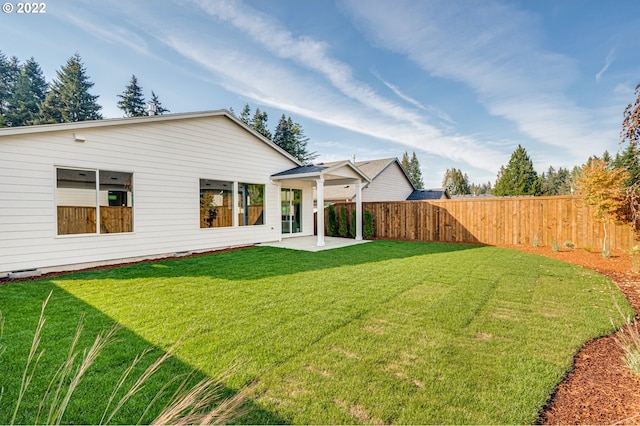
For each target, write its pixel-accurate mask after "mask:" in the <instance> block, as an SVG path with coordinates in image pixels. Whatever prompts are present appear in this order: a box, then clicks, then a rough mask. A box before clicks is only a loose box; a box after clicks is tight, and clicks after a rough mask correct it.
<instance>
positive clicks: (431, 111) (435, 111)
mask: <svg viewBox="0 0 640 426" xmlns="http://www.w3.org/2000/svg"><path fill="white" fill-rule="evenodd" d="M374 75H375V76H376V78H378V80H380V81H381V82H382V84H384V85H385V86H386V87H387V88H389V90H391V91H392V92H393V93H394V94H395V95H396V96H397V97H399V98H400V99H402V100H404V101H405V102H407V103H409V104H410V105H413V106H415V107H417V108H419V109H421V110H423V111H425V112H428V113H429V114H432V115H435V116H436V117H438V118H439V119H441V120H443V121H446V122H448V123H450V124H456V122H455V121H454V120H453V118H451V117H450V116H449V115H448V114H447V113H445V112H444V111H442V110H440V109H438V108H436V107H434V106H433V105H423V104H422V102H420V101H418V100H417V99H415V98H412V97H411V96H409V95H407V94H405V93H404V92H403V91H402V90H401V89H400V88H399V87H398V86H396V85H394V84H392V83H389V82H388V81H386V80H385V79H384V78H382V77H381V76H380V75H379V74H378V73H374Z"/></svg>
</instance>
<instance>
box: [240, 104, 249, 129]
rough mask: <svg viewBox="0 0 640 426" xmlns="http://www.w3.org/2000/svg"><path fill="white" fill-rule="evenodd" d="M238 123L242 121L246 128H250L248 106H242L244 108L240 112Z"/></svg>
mask: <svg viewBox="0 0 640 426" xmlns="http://www.w3.org/2000/svg"><path fill="white" fill-rule="evenodd" d="M240 121H242V122H243V123H244V124H246V125H247V126H251V108H250V107H249V104H244V108H242V111H241V112H240Z"/></svg>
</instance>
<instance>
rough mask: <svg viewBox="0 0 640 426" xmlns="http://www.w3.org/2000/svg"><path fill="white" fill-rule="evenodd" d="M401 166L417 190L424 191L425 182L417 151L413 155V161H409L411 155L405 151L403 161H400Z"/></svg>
mask: <svg viewBox="0 0 640 426" xmlns="http://www.w3.org/2000/svg"><path fill="white" fill-rule="evenodd" d="M400 164H402V168H403V169H404V171H405V172H406V173H407V176H408V177H409V180H410V181H411V183H412V184H413V186H415V187H416V189H422V188H423V187H424V181H423V180H422V172H421V171H420V162H419V161H418V157H417V156H416V153H415V151H414V152H413V154H412V155H411V159H409V154H408V153H407V152H406V151H405V153H404V154H403V155H402V161H400Z"/></svg>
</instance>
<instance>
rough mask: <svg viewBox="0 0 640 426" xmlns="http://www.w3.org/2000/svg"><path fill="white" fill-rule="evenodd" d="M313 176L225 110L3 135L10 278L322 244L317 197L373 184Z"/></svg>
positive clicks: (1, 227) (1, 239)
mask: <svg viewBox="0 0 640 426" xmlns="http://www.w3.org/2000/svg"><path fill="white" fill-rule="evenodd" d="M301 169H302V170H305V167H304V166H302V165H301V164H300V162H298V161H297V160H296V159H295V158H293V157H292V156H290V155H289V154H288V153H286V152H285V151H283V150H282V149H280V148H279V147H278V146H276V145H275V144H273V143H272V142H271V141H269V140H268V139H266V138H264V137H262V136H261V135H259V134H258V133H256V132H255V131H253V130H252V129H250V128H249V127H247V126H246V125H245V124H244V123H242V122H241V121H240V120H238V119H237V118H235V117H234V116H233V115H231V114H230V113H229V112H227V111H222V110H221V111H208V112H199V113H186V114H170V115H162V116H151V117H136V118H122V119H109V120H98V121H85V122H78V123H64V124H52V125H42V126H27V127H17V128H5V129H0V277H3V276H4V277H6V276H16V275H19V274H20V273H21V272H20V271H32V272H33V273H36V274H37V273H39V272H47V271H50V270H71V269H76V268H78V267H81V266H82V267H84V266H88V265H92V264H105V263H117V262H121V261H124V260H132V259H142V258H154V257H161V256H166V255H181V254H183V253H188V252H198V251H207V250H212V249H217V248H224V247H233V246H243V245H250V244H255V243H260V242H269V241H277V240H279V239H281V238H283V237H289V236H296V235H313V193H314V189H316V188H317V190H318V191H319V192H322V191H323V189H324V185H332V184H340V185H343V184H345V182H348V183H349V184H353V185H356V186H360V185H361V183H362V182H365V183H366V182H367V179H366V176H363V175H362V174H361V173H359V172H358V171H357V170H356V169H354V168H352V167H350V166H348V165H341V166H338V167H335V168H333V169H331V170H330V172H331V173H328V172H327V170H321V171H317V170H316V171H314V172H312V173H299V171H300V170H301ZM283 171H286V173H285V174H281V172H283ZM307 171H308V170H307ZM360 235H361V234H360ZM318 244H319V245H322V244H323V237H320V236H319V237H318Z"/></svg>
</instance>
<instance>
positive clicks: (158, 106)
mask: <svg viewBox="0 0 640 426" xmlns="http://www.w3.org/2000/svg"><path fill="white" fill-rule="evenodd" d="M149 104H150V105H151V108H153V110H154V111H155V113H156V114H157V115H162V114H164V113H167V112H171V111H169V110H168V109H167V108H165V107H164V106H163V105H162V103H161V102H160V99H159V98H158V95H156V94H155V92H154V91H153V90H152V91H151V100H150V101H149Z"/></svg>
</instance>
